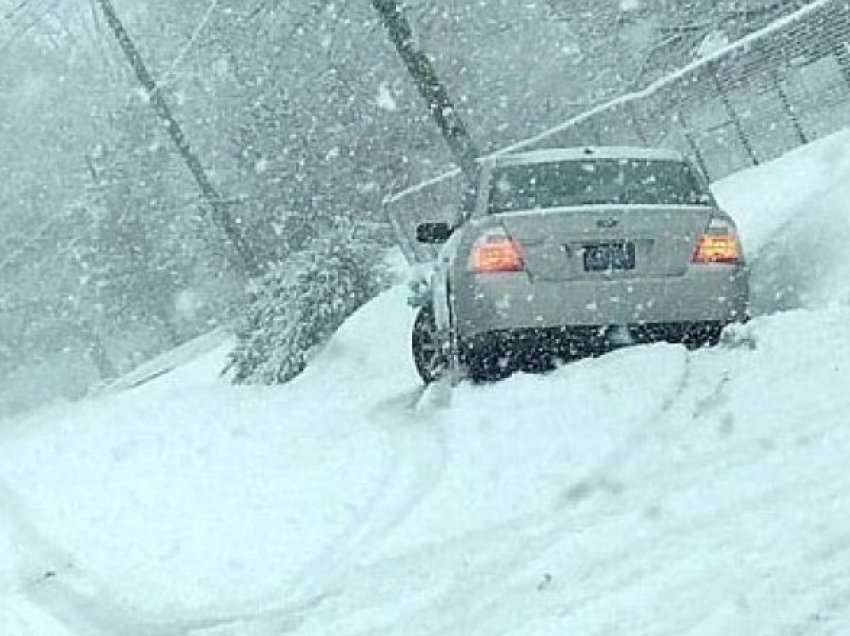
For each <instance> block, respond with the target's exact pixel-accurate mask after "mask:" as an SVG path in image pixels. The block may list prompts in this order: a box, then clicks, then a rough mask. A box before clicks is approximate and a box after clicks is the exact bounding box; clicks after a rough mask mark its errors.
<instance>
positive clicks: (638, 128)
mask: <svg viewBox="0 0 850 636" xmlns="http://www.w3.org/2000/svg"><path fill="white" fill-rule="evenodd" d="M626 108H628V109H629V118H630V119H631V120H632V127H633V128H634V129H635V132H636V133H637V136H638V139H640V141H641V143H642V144H643V145H644V146H648V145H649V140H648V139H647V137H646V133H645V132H644V130H643V126H641V125H640V120H639V119H638V116H637V108H635V103H634V102H633V101H631V100H629V101H628V102H626Z"/></svg>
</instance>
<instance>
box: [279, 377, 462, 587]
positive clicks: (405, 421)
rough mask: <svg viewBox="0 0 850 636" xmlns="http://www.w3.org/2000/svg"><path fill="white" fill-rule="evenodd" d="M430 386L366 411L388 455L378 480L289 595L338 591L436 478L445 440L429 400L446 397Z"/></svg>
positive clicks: (442, 401) (441, 402)
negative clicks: (366, 555)
mask: <svg viewBox="0 0 850 636" xmlns="http://www.w3.org/2000/svg"><path fill="white" fill-rule="evenodd" d="M438 384H440V383H438ZM432 390H438V391H439V387H437V386H435V385H432V386H431V387H428V388H425V387H422V388H416V389H415V390H412V391H410V392H408V393H404V394H402V395H399V396H397V397H395V398H391V399H389V400H384V401H382V402H379V403H378V404H377V405H376V406H375V407H373V408H372V410H371V411H370V414H369V417H370V419H371V421H372V422H373V425H374V427H376V428H377V429H378V430H379V431H380V432H381V434H382V441H383V443H384V445H385V449H384V457H385V459H386V460H387V467H386V469H385V470H384V472H383V477H382V478H381V480H380V484H379V486H378V487H377V488H376V489H375V490H374V491H373V492H372V493H371V494H370V496H369V500H368V502H367V504H366V505H365V506H364V508H363V510H362V511H361V513H360V514H358V515H356V516H355V517H354V518H353V519H352V520H351V521H350V522H349V523H348V524H347V525H346V528H345V529H344V530H343V531H342V532H340V533H338V535H337V538H336V539H335V540H333V541H331V542H330V543H329V545H328V547H327V548H326V549H325V550H323V551H322V552H320V553H319V554H318V555H317V556H316V557H314V558H313V559H311V560H310V562H309V563H308V564H307V565H306V566H305V567H303V568H302V569H301V570H300V571H299V574H298V575H296V577H294V578H295V580H296V581H298V582H297V583H296V584H295V585H294V586H293V588H292V589H291V591H290V598H293V599H299V598H304V597H308V598H309V597H314V596H316V595H321V594H325V595H332V596H335V595H338V594H341V593H342V589H341V587H342V586H344V582H345V579H346V574H348V573H350V572H351V571H353V570H355V569H356V568H357V566H358V562H359V561H360V560H362V558H363V556H364V554H368V552H369V550H370V548H371V547H373V546H375V545H376V543H377V542H379V541H381V540H383V539H385V538H386V537H387V536H388V535H389V534H390V533H391V532H392V531H393V529H395V528H396V527H398V526H399V525H401V524H402V523H403V522H404V521H405V519H407V518H408V517H409V516H410V514H411V513H412V512H413V511H414V510H415V509H416V507H417V506H418V505H419V504H420V503H421V502H422V500H423V499H425V497H426V496H427V495H428V493H430V492H431V490H432V489H433V488H434V487H435V485H436V484H437V483H438V481H439V479H440V476H441V475H442V474H443V472H444V470H445V467H446V462H447V454H448V452H447V441H446V435H445V431H444V429H443V428H442V427H441V426H439V424H438V422H437V421H436V420H435V418H434V417H433V416H434V414H435V411H434V409H433V408H429V406H428V405H429V404H431V405H433V404H436V405H444V404H445V403H446V399H447V398H446V396H445V395H444V394H443V392H442V391H440V392H439V393H438V394H437V398H436V399H435V398H434V397H433V394H432V393H431V391H432ZM423 405H425V406H423ZM426 449H427V450H426Z"/></svg>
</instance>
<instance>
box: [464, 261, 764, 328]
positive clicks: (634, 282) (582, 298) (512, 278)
mask: <svg viewBox="0 0 850 636" xmlns="http://www.w3.org/2000/svg"><path fill="white" fill-rule="evenodd" d="M454 311H455V326H456V329H457V333H458V336H459V337H460V338H461V339H462V340H463V339H467V340H468V339H470V338H474V337H475V336H478V335H484V334H489V333H493V332H509V331H523V330H532V332H533V330H544V331H545V330H558V329H561V328H564V327H569V328H576V327H586V328H589V329H591V330H592V329H599V328H600V327H605V326H608V325H633V326H635V327H639V326H641V325H647V326H649V325H679V326H681V327H682V328H684V327H686V326H687V325H689V324H690V325H693V324H702V323H711V324H720V325H725V324H729V323H732V322H740V321H743V320H746V318H747V316H748V314H749V284H748V276H747V271H746V269H745V268H743V267H730V266H728V265H716V266H714V265H711V266H692V267H690V268H689V269H688V272H687V273H686V274H685V275H684V276H679V277H675V278H656V279H623V280H592V281H566V282H558V281H542V280H534V279H532V278H530V277H529V276H528V275H527V274H526V273H524V272H518V273H509V274H499V275H493V276H478V277H475V276H469V277H468V278H466V279H465V280H463V281H461V283H460V285H458V286H457V287H456V288H455V294H454Z"/></svg>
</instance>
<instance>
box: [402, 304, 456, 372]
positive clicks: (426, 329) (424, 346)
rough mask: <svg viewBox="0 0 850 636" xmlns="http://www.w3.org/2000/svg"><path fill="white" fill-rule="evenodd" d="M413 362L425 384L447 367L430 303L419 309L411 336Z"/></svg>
mask: <svg viewBox="0 0 850 636" xmlns="http://www.w3.org/2000/svg"><path fill="white" fill-rule="evenodd" d="M411 348H412V352H413V363H414V365H416V372H417V373H419V377H420V378H422V381H423V382H425V384H430V383H431V382H435V381H437V380H439V379H440V378H441V377H442V376H443V375H444V374H445V373H446V370H447V369H448V366H449V359H448V356H447V355H446V349H445V346H444V343H443V341H442V340H441V339H440V337H439V334H438V333H437V323H436V321H435V319H434V310H433V308H432V307H431V306H430V305H426V306H425V307H422V308H420V309H419V313H417V314H416V320H415V321H414V323H413V335H412V337H411Z"/></svg>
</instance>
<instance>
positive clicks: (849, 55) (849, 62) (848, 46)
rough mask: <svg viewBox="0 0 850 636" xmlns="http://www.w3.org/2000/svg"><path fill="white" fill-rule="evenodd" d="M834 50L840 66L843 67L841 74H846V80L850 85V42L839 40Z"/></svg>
mask: <svg viewBox="0 0 850 636" xmlns="http://www.w3.org/2000/svg"><path fill="white" fill-rule="evenodd" d="M833 52H834V53H835V59H836V60H837V61H838V67H839V68H840V69H841V75H843V76H844V81H845V82H847V85H848V86H850V42H839V43H838V44H836V45H835V48H834V49H833Z"/></svg>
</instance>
